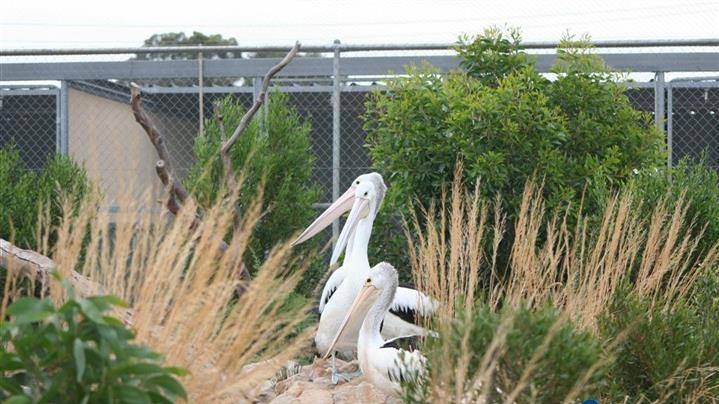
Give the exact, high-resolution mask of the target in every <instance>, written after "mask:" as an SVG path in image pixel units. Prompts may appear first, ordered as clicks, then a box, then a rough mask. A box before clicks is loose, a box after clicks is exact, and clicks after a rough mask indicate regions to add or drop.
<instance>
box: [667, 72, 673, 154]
mask: <svg viewBox="0 0 719 404" xmlns="http://www.w3.org/2000/svg"><path fill="white" fill-rule="evenodd" d="M673 115H674V97H673V94H672V82H671V81H670V82H669V83H668V85H667V166H668V167H670V168H671V166H672V130H673V127H674V117H673Z"/></svg>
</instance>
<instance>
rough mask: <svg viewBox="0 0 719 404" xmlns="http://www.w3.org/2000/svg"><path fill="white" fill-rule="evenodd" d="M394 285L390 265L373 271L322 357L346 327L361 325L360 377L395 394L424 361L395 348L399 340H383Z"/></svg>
mask: <svg viewBox="0 0 719 404" xmlns="http://www.w3.org/2000/svg"><path fill="white" fill-rule="evenodd" d="M397 283H398V280H397V271H396V270H395V269H394V267H392V265H390V264H388V263H386V262H382V263H380V264H377V266H375V267H374V268H372V269H371V270H370V271H369V272H368V275H367V278H366V279H365V282H364V283H363V286H362V288H361V289H360V291H359V293H358V294H357V297H356V298H355V299H354V301H353V303H352V307H351V308H350V310H349V311H348V313H347V315H346V316H345V318H344V319H343V321H342V324H341V325H340V327H339V330H338V331H337V334H336V335H335V337H334V338H333V340H332V343H331V344H330V347H329V348H328V351H327V354H326V355H325V357H327V356H329V355H330V354H331V353H332V352H334V351H335V350H336V348H335V344H336V343H337V342H338V341H341V340H342V339H343V338H344V333H345V332H346V331H347V330H348V328H350V327H354V326H357V324H360V331H359V336H358V339H357V358H358V362H359V366H360V369H361V370H362V374H364V376H365V377H366V378H367V379H368V380H369V381H370V382H371V383H373V384H374V385H375V386H377V387H379V388H381V389H383V390H387V391H394V392H397V391H398V390H399V389H400V381H402V380H408V379H412V378H415V377H418V376H420V375H421V374H422V373H423V372H424V371H425V362H426V359H425V358H424V356H422V354H421V353H420V352H419V351H417V350H411V351H408V350H404V349H401V348H398V344H397V340H398V339H399V338H394V339H392V340H389V341H385V340H384V338H382V335H381V333H380V327H381V324H382V321H383V319H384V318H385V316H386V314H387V312H388V310H389V308H390V306H391V305H392V302H393V300H394V299H395V294H396V291H397Z"/></svg>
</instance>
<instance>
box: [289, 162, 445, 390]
mask: <svg viewBox="0 0 719 404" xmlns="http://www.w3.org/2000/svg"><path fill="white" fill-rule="evenodd" d="M386 190H387V187H386V186H385V184H384V181H383V180H382V176H381V175H379V174H378V173H369V174H364V175H360V176H359V177H357V178H356V179H355V180H354V181H353V183H352V185H351V186H350V187H349V189H347V191H346V192H345V193H344V194H343V195H342V196H341V197H340V198H339V199H337V200H336V201H335V202H334V203H333V204H332V205H331V206H330V207H329V208H327V210H325V211H324V212H323V213H322V214H321V215H320V216H319V217H318V218H317V219H316V220H315V221H314V222H313V223H312V224H310V225H309V226H308V227H307V229H305V231H304V232H303V233H302V234H300V236H299V237H298V238H297V240H295V241H294V243H293V245H296V244H299V243H302V242H303V241H305V240H307V239H309V238H310V237H312V236H314V235H316V234H317V233H319V232H320V231H321V230H322V229H324V228H325V227H327V226H329V225H330V224H331V223H332V221H333V220H335V219H337V218H338V217H340V216H341V215H342V214H343V213H344V212H346V211H347V210H349V211H350V213H349V217H348V218H347V221H346V223H345V225H344V227H343V229H342V232H341V233H340V235H339V238H338V239H337V242H336V244H335V248H334V250H333V251H332V258H331V259H330V266H331V267H332V266H334V265H335V264H336V263H337V261H338V259H339V256H340V254H341V253H342V251H343V250H345V247H346V250H345V257H344V261H343V265H342V266H341V267H340V268H338V269H337V270H336V271H334V272H333V273H332V275H331V276H330V278H329V279H328V280H327V282H326V284H325V286H324V289H323V291H322V295H321V297H320V304H319V311H320V324H319V327H318V330H317V334H316V335H315V345H316V347H317V350H318V351H319V352H324V351H326V350H327V349H328V348H329V346H330V344H331V342H332V338H333V337H334V336H335V335H336V334H337V330H338V329H339V326H340V324H341V322H342V319H343V318H344V317H345V315H346V314H347V312H348V311H349V308H350V306H351V305H352V301H353V300H354V298H355V297H356V296H357V293H358V292H359V290H360V288H361V287H362V285H363V282H364V280H365V279H366V278H367V275H368V273H369V271H370V265H369V259H368V256H367V247H368V244H369V239H370V235H371V233H372V225H373V222H374V219H375V217H376V215H377V212H378V210H379V207H380V204H381V203H382V199H383V198H384V195H385V192H386ZM436 306H437V303H436V302H435V301H433V300H432V299H431V298H429V297H428V296H426V295H424V294H422V293H420V292H418V291H416V290H413V289H409V288H403V287H400V288H397V290H396V292H395V294H394V297H393V301H392V304H391V306H390V313H385V315H384V321H382V323H381V324H380V325H381V327H380V328H381V332H382V334H383V335H384V336H385V337H387V338H396V337H404V336H411V335H426V334H427V330H425V329H424V328H422V327H419V326H417V325H415V324H412V323H410V322H407V321H404V320H403V319H402V318H400V317H399V316H397V315H395V314H393V313H397V314H403V315H404V316H406V317H414V316H415V315H416V316H425V315H429V314H431V313H432V312H433V311H434V310H435V309H436ZM359 326H360V324H351V325H350V326H348V328H347V330H346V331H345V332H344V333H343V335H342V338H340V339H339V340H338V341H336V342H335V344H334V345H335V348H336V349H335V351H336V352H338V353H339V354H340V355H342V356H344V357H347V358H353V357H354V356H355V353H356V350H357V335H358V332H359ZM332 363H333V373H332V375H333V380H336V378H337V374H336V372H335V370H334V353H333V361H332Z"/></svg>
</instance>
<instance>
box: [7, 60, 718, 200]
mask: <svg viewBox="0 0 719 404" xmlns="http://www.w3.org/2000/svg"><path fill="white" fill-rule="evenodd" d="M134 57H135V56H134V55H132V54H127V55H81V56H68V55H65V56H62V55H58V56H28V57H16V56H13V57H0V67H3V68H5V69H7V68H9V67H12V69H11V70H12V71H14V73H13V74H15V77H19V78H21V79H23V82H22V83H17V82H0V145H4V144H7V143H11V142H12V143H15V144H16V145H17V146H18V148H19V150H20V153H21V157H22V159H23V161H24V162H25V164H26V166H27V167H28V168H30V169H40V168H42V167H43V165H44V164H45V163H46V162H47V159H48V156H50V155H51V154H52V153H53V152H55V151H57V150H64V151H66V152H67V153H68V154H69V155H70V156H71V157H73V158H74V159H76V160H78V161H80V162H82V163H84V164H85V166H86V168H87V169H88V171H89V172H90V174H91V176H93V177H94V178H97V179H99V180H100V181H101V183H102V185H103V188H104V189H105V190H106V192H107V193H108V195H109V196H110V197H112V196H113V195H114V196H118V195H120V194H123V193H124V192H125V191H124V190H123V187H122V186H120V184H121V183H129V182H134V183H137V184H138V189H141V188H143V187H149V188H152V189H154V190H155V192H160V191H161V185H160V183H159V180H158V179H157V177H156V175H155V172H154V166H155V163H156V161H157V155H156V152H155V150H154V148H153V147H152V146H151V144H150V143H149V141H148V139H147V135H146V134H145V133H144V131H143V130H142V128H141V127H140V126H139V125H138V124H137V123H136V122H135V120H134V117H133V116H132V112H131V110H130V108H129V106H128V101H129V96H130V91H129V89H130V83H131V82H135V83H138V84H139V85H140V86H141V87H142V90H143V103H144V106H145V109H146V110H147V111H148V113H149V114H150V116H151V118H152V119H153V121H154V122H155V124H156V125H157V126H158V128H159V129H160V131H161V132H162V133H163V135H164V141H165V143H166V144H167V146H168V149H169V152H170V156H171V163H172V165H173V166H174V167H175V169H176V170H177V172H178V174H179V175H180V176H184V175H186V174H187V172H188V170H189V169H190V167H191V166H192V164H193V162H194V155H193V145H194V143H195V139H196V137H197V135H198V133H200V130H201V119H202V118H204V119H205V120H207V119H212V116H213V107H212V106H213V103H214V102H215V101H217V100H219V99H221V98H223V97H226V96H228V95H231V96H232V97H234V98H235V99H237V100H238V101H240V103H241V104H242V105H243V106H244V107H245V108H249V107H250V105H251V103H252V101H253V99H254V97H256V94H257V91H258V88H257V86H253V83H254V82H255V80H256V78H255V77H243V76H241V75H238V76H234V77H231V76H218V75H217V74H214V73H212V72H210V73H208V75H207V76H206V77H203V80H202V84H203V86H202V87H200V80H199V75H200V72H201V70H200V69H201V68H200V66H199V64H198V62H197V61H196V60H185V61H178V60H172V61H167V60H157V61H152V60H148V61H137V60H133V61H132V62H131V63H129V64H128V62H127V61H128V60H132V59H133V58H134ZM388 57H391V56H388ZM323 59H327V58H315V61H316V62H313V63H316V65H317V66H320V65H322V66H324V65H323V64H322V63H320V62H322V61H323ZM377 59H381V57H377ZM236 61H237V62H238V63H240V62H241V63H245V62H247V63H250V61H246V60H245V59H236ZM49 62H50V63H49ZM51 62H62V63H51ZM148 66H161V67H162V68H161V69H154V70H153V69H148ZM164 66H168V67H167V68H164ZM6 71H8V70H6ZM373 74H374V73H373ZM367 77H371V75H370V74H368V75H367V76H354V77H343V81H342V85H341V96H340V120H339V126H340V127H339V132H340V150H339V152H340V167H339V174H340V191H341V190H343V189H345V188H346V187H347V186H349V184H350V182H351V181H352V180H353V179H354V178H355V177H357V176H358V175H360V174H363V173H366V172H368V171H370V170H372V160H371V158H370V156H369V154H368V152H367V149H366V147H365V144H366V136H367V133H366V132H365V130H364V129H363V120H362V115H363V114H364V113H365V101H366V99H367V97H368V95H369V94H370V92H371V91H374V90H378V89H380V90H381V89H382V88H383V87H382V86H381V85H378V84H376V83H375V82H374V81H371V80H369V79H367ZM1 79H2V75H1V74H0V80H1ZM25 79H26V80H25ZM331 84H332V77H331V74H330V73H328V74H326V75H324V76H292V77H282V78H280V79H278V80H276V81H275V85H274V86H273V91H281V92H285V93H287V95H288V101H289V103H290V105H291V106H292V107H293V108H295V109H296V111H297V112H298V113H299V114H300V115H301V116H302V117H303V118H305V119H308V120H309V121H310V122H311V125H312V130H311V133H310V150H311V152H312V154H313V156H314V157H315V163H314V167H313V179H314V181H316V183H317V184H319V185H320V186H321V188H322V190H323V195H322V198H321V201H318V202H321V203H328V202H331V198H332V178H333V168H332V155H333V141H332V140H333V108H332V92H333V86H332V85H331ZM627 85H628V90H627V92H626V94H627V96H628V98H629V99H630V101H631V103H632V105H634V107H635V108H637V109H639V110H642V111H646V112H648V113H652V114H654V113H656V111H655V109H657V108H659V106H657V102H656V100H655V91H656V90H655V83H653V82H640V83H628V84H627ZM662 88H663V87H662ZM200 93H202V107H200ZM670 98H671V99H670ZM660 101H661V100H660ZM666 101H667V107H668V106H669V105H670V104H671V105H672V109H671V111H669V109H668V108H665V109H664V110H667V114H671V115H667V117H671V118H672V125H671V129H672V138H673V145H672V146H673V147H672V162H673V163H676V162H677V161H678V160H679V159H680V158H682V157H684V156H692V157H696V156H699V155H700V154H701V153H702V151H704V150H706V151H707V153H708V158H709V164H711V165H712V166H719V107H718V105H719V86H718V85H717V82H716V81H707V80H704V81H696V82H691V83H689V84H687V83H684V84H682V83H676V84H674V86H673V91H669V92H667V96H666ZM661 112H663V111H662V110H660V113H661ZM260 117H261V114H258V115H257V116H256V119H261V118H260ZM660 118H661V119H659V120H658V121H659V122H662V120H663V118H664V115H661V116H660ZM228 130H231V129H230V128H228ZM62 145H65V147H61V146H62ZM138 192H139V191H138Z"/></svg>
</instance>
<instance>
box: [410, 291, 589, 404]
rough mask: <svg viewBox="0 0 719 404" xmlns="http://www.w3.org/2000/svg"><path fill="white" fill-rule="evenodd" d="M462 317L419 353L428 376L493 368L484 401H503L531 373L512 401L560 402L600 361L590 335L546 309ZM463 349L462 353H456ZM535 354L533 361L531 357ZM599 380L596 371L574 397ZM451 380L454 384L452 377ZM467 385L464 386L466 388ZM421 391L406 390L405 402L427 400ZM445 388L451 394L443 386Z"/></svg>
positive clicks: (481, 308) (482, 309)
mask: <svg viewBox="0 0 719 404" xmlns="http://www.w3.org/2000/svg"><path fill="white" fill-rule="evenodd" d="M465 315H466V312H465V313H459V314H458V316H457V318H455V319H454V320H452V321H453V323H454V325H453V326H452V327H451V332H450V335H441V336H440V338H437V339H428V341H427V344H426V345H425V347H424V348H423V352H424V353H425V354H426V355H427V357H428V360H429V369H430V371H429V376H428V377H429V378H430V379H432V378H439V377H440V376H439V373H442V372H454V369H455V368H457V367H462V368H463V369H466V374H465V377H467V378H472V377H473V375H477V374H482V373H484V372H485V371H486V370H487V369H489V368H490V367H493V368H494V371H495V374H494V375H493V376H492V377H491V379H490V380H491V383H492V385H491V386H486V389H484V391H487V392H489V394H490V395H491V396H492V398H491V399H490V400H489V402H504V401H505V400H506V399H507V398H508V397H507V396H508V395H509V394H510V393H511V392H512V391H513V390H514V389H515V387H517V386H518V385H521V384H522V383H521V381H522V376H523V373H524V372H525V370H529V371H530V373H529V378H528V379H527V380H526V381H525V382H527V384H526V385H523V387H522V390H521V392H520V393H519V395H518V396H517V397H516V400H517V402H538V403H558V402H562V401H563V400H564V398H565V397H566V396H567V395H568V394H569V392H570V391H571V390H572V388H573V387H574V386H575V383H576V382H577V381H578V380H580V379H581V378H582V377H583V376H584V375H585V373H586V372H587V371H588V370H589V369H590V368H591V367H592V365H594V364H595V363H597V362H598V361H599V360H600V358H601V354H602V347H601V343H600V341H599V340H598V339H597V338H596V337H594V336H593V335H592V334H591V333H589V332H586V331H581V330H578V329H577V328H576V327H575V326H574V325H573V324H572V323H571V322H569V321H565V322H563V323H557V322H558V321H561V320H560V315H559V313H558V311H557V310H556V309H554V308H551V307H545V308H542V309H539V310H531V309H528V308H525V307H520V308H516V309H515V308H509V307H508V308H507V309H505V310H504V311H503V312H495V311H493V310H492V309H491V308H490V307H489V306H487V305H485V304H481V303H480V304H478V306H477V307H476V308H475V310H474V314H473V315H472V318H471V319H470V320H469V321H466V320H467V319H466V318H465ZM508 318H510V319H511V321H510V323H509V324H511V325H510V328H509V331H508V333H507V334H506V339H505V340H504V342H503V343H501V349H500V350H498V351H494V352H495V354H494V355H490V356H491V360H490V361H489V362H488V363H484V364H483V360H484V359H485V358H484V357H483V356H484V355H485V354H486V352H487V351H488V350H489V349H491V348H490V347H491V345H492V344H493V343H495V342H496V337H497V335H499V334H502V331H500V329H501V327H502V323H503V322H505V321H506V320H507V319H508ZM555 324H557V325H555ZM467 327H470V329H469V330H467ZM465 335H466V337H465ZM464 338H466V341H467V342H466V344H465V342H464V341H463V339H464ZM547 341H548V342H547ZM463 346H465V348H460V347H463ZM536 355H538V356H537V358H536V359H535V358H533V357H534V356H536ZM465 361H469V362H465ZM533 361H534V362H533ZM601 375H602V370H601V368H600V369H597V372H595V373H594V374H593V375H592V376H591V377H590V378H589V380H588V382H587V383H586V384H584V385H583V386H581V390H580V391H579V393H580V394H581V395H582V396H590V395H591V394H594V393H595V392H596V391H597V387H598V386H597V384H596V383H597V381H598V380H600V378H601ZM450 380H452V382H453V383H457V380H456V378H454V377H451V378H450ZM468 380H471V379H468ZM468 380H465V382H467V383H469V381H468ZM432 385H436V383H427V382H426V381H425V383H424V386H432ZM424 386H421V385H407V386H405V391H404V392H405V397H406V398H408V399H410V401H428V400H429V397H428V394H431V392H428V391H426V389H425V387H424ZM482 387H483V388H484V387H485V386H482ZM444 388H447V389H448V390H450V391H453V390H452V389H451V388H448V387H447V386H444ZM460 388H461V389H466V388H467V387H466V386H462V387H460ZM435 398H436V397H435Z"/></svg>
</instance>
